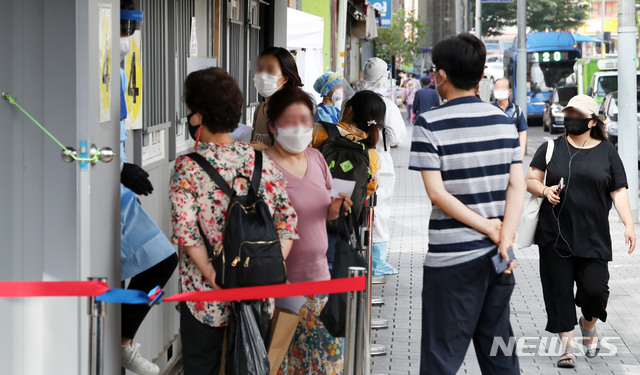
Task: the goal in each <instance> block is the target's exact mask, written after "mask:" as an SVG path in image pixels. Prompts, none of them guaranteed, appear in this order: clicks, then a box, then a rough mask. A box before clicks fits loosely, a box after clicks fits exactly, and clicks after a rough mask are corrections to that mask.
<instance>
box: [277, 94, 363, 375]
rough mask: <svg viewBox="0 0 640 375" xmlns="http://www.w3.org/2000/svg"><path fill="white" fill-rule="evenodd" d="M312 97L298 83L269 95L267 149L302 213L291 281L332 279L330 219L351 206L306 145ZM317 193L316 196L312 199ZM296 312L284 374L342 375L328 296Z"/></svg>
mask: <svg viewBox="0 0 640 375" xmlns="http://www.w3.org/2000/svg"><path fill="white" fill-rule="evenodd" d="M313 107H314V103H313V99H312V98H311V97H310V96H309V95H308V94H307V93H305V92H304V91H302V90H301V89H299V88H297V87H285V88H283V89H282V90H280V91H279V92H277V93H276V94H274V95H273V96H272V97H271V100H270V102H269V108H268V109H267V117H268V118H269V129H270V130H271V131H272V132H273V133H274V135H275V143H274V145H273V146H272V147H271V148H269V149H268V150H267V151H266V153H267V155H268V156H269V158H270V159H271V160H273V162H274V164H275V165H276V167H277V168H278V170H279V171H280V172H281V173H282V175H283V176H284V178H285V179H286V181H287V193H288V194H289V197H290V198H291V202H292V203H293V206H294V208H295V210H296V212H297V213H298V234H299V236H300V238H299V239H297V240H295V241H293V247H292V248H291V252H290V253H289V256H288V257H287V260H286V264H287V271H288V273H287V279H288V281H290V282H292V283H298V282H307V281H322V280H330V279H331V274H330V272H329V265H328V263H327V255H326V253H327V246H328V240H327V220H334V219H337V218H338V215H339V213H340V208H341V207H344V210H345V212H348V211H349V209H350V208H351V199H350V197H349V196H348V195H346V194H341V198H332V197H331V196H330V195H329V193H330V191H331V186H332V184H333V179H332V177H331V172H330V171H329V167H328V166H327V163H326V162H325V161H324V157H323V156H322V154H321V153H320V152H319V151H318V150H315V149H313V148H308V147H307V146H308V145H309V143H311V139H312V134H313ZM309 197H313V199H309ZM306 298H307V302H306V303H305V304H304V305H303V306H302V308H301V309H300V311H299V312H298V313H299V314H300V316H301V321H300V323H299V324H298V327H297V329H296V332H295V334H294V337H293V340H292V343H291V346H290V347H289V351H288V353H287V355H286V356H285V358H284V361H283V362H282V364H281V366H280V370H279V372H278V373H281V374H292V373H295V374H317V375H320V374H342V371H343V365H344V364H343V353H342V339H340V338H334V337H333V336H331V334H329V332H328V331H327V329H326V328H325V326H324V324H323V323H322V321H320V319H319V316H320V312H321V311H322V308H323V307H324V305H325V304H326V303H327V299H328V296H327V295H312V296H307V297H306Z"/></svg>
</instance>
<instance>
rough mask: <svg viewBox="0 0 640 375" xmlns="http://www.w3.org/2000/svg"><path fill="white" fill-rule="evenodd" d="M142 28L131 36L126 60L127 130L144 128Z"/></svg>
mask: <svg viewBox="0 0 640 375" xmlns="http://www.w3.org/2000/svg"><path fill="white" fill-rule="evenodd" d="M140 40H141V38H140V30H136V31H135V32H134V33H133V35H131V37H130V38H129V47H130V48H129V53H128V54H127V57H126V58H125V60H124V72H125V74H126V76H127V87H126V88H125V91H124V92H125V99H126V100H125V101H126V102H127V119H126V121H125V125H126V127H127V130H131V129H142V111H141V110H142V56H141V51H140V50H141V48H140Z"/></svg>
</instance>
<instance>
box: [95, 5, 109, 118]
mask: <svg viewBox="0 0 640 375" xmlns="http://www.w3.org/2000/svg"><path fill="white" fill-rule="evenodd" d="M98 25H99V33H98V35H99V38H100V40H99V48H100V60H99V62H100V67H99V69H100V70H99V71H100V122H101V123H102V122H106V121H109V120H111V112H110V110H111V4H100V11H99V24H98Z"/></svg>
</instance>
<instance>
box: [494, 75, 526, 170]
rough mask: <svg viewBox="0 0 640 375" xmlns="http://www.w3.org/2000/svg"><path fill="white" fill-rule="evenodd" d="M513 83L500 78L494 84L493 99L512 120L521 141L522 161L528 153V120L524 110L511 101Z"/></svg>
mask: <svg viewBox="0 0 640 375" xmlns="http://www.w3.org/2000/svg"><path fill="white" fill-rule="evenodd" d="M512 92H513V91H512V89H511V82H509V80H508V79H506V78H500V79H498V80H497V81H496V82H495V83H494V84H493V97H494V98H496V103H495V106H496V107H498V108H500V109H501V110H502V111H504V113H505V114H506V115H507V116H508V117H509V119H511V121H512V122H513V124H514V125H515V127H516V129H517V130H518V137H519V139H520V151H521V152H522V160H524V155H525V154H526V151H527V129H528V128H529V126H528V125H527V118H526V116H525V115H524V112H523V111H522V108H520V107H518V105H517V104H516V103H514V102H512V101H511V99H510V97H511V93H512Z"/></svg>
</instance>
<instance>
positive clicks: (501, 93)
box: [493, 90, 509, 100]
mask: <svg viewBox="0 0 640 375" xmlns="http://www.w3.org/2000/svg"><path fill="white" fill-rule="evenodd" d="M493 97H494V98H496V99H497V100H505V99H508V98H509V90H494V91H493Z"/></svg>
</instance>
